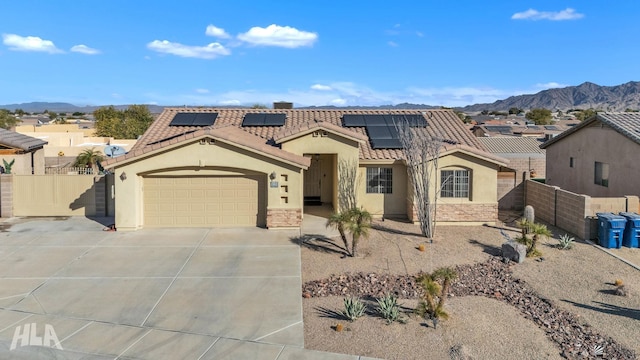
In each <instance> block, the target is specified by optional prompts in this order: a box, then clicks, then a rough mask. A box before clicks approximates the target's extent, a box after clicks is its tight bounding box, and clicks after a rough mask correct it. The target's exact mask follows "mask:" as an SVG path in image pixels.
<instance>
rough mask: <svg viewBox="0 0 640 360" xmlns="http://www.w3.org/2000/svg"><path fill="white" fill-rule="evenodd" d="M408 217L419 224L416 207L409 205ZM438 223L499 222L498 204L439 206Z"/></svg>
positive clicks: (440, 204)
mask: <svg viewBox="0 0 640 360" xmlns="http://www.w3.org/2000/svg"><path fill="white" fill-rule="evenodd" d="M408 208H409V209H408V210H409V211H407V217H408V218H409V221H412V222H417V221H419V220H418V213H417V212H416V208H415V206H411V205H410V204H409V206H408ZM436 221H437V222H439V223H440V222H442V223H444V222H447V223H453V222H461V223H465V222H466V223H469V222H471V223H478V222H487V223H494V222H496V221H498V204H497V203H496V204H474V203H468V204H442V203H439V204H438V210H437V213H436Z"/></svg>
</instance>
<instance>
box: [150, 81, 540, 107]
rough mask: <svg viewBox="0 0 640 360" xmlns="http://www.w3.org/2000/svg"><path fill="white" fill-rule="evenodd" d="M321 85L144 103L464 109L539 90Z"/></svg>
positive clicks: (155, 96) (182, 96) (167, 97)
mask: <svg viewBox="0 0 640 360" xmlns="http://www.w3.org/2000/svg"><path fill="white" fill-rule="evenodd" d="M316 85H321V87H322V88H324V87H326V88H327V89H326V90H323V91H318V90H317V89H315V88H314V87H313V86H312V87H311V88H306V89H290V90H283V91H272V92H268V91H262V90H258V89H238V90H231V91H227V92H218V93H215V92H212V93H206V94H200V93H193V92H191V93H188V94H162V95H160V94H152V95H148V99H146V100H145V101H150V100H153V101H156V102H158V103H160V104H168V103H171V104H176V103H177V104H187V105H194V106H201V105H231V106H250V105H252V104H256V103H259V104H271V103H273V102H274V101H280V100H284V101H291V102H293V103H294V106H295V107H302V106H326V105H334V106H379V105H389V104H392V105H393V104H401V103H412V104H426V105H433V106H451V107H458V106H466V105H471V104H480V103H492V102H494V101H496V100H501V99H506V98H508V97H509V96H513V95H521V94H533V93H536V92H538V91H540V89H539V88H535V87H531V88H529V89H525V90H522V89H496V88H492V87H479V86H461V87H430V88H423V87H408V88H403V89H396V90H393V91H380V90H377V89H372V88H369V87H367V86H363V85H361V84H356V83H353V82H333V83H330V84H316Z"/></svg>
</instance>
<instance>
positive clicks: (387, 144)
mask: <svg viewBox="0 0 640 360" xmlns="http://www.w3.org/2000/svg"><path fill="white" fill-rule="evenodd" d="M369 142H370V143H371V148H372V149H374V150H377V149H402V143H401V142H400V139H369Z"/></svg>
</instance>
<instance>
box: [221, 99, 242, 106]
mask: <svg viewBox="0 0 640 360" xmlns="http://www.w3.org/2000/svg"><path fill="white" fill-rule="evenodd" d="M219 104H220V105H240V104H241V102H240V100H235V99H231V100H222V101H220V102H219Z"/></svg>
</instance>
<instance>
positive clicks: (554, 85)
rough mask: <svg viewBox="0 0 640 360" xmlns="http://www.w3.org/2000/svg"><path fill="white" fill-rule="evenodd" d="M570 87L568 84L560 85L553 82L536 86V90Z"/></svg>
mask: <svg viewBox="0 0 640 360" xmlns="http://www.w3.org/2000/svg"><path fill="white" fill-rule="evenodd" d="M567 86H569V85H566V84H560V83H557V82H555V81H552V82H548V83H538V84H536V85H535V87H536V88H538V89H553V88H562V87H567Z"/></svg>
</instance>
